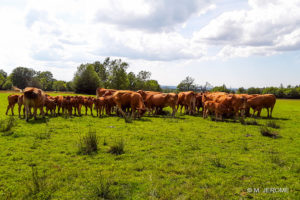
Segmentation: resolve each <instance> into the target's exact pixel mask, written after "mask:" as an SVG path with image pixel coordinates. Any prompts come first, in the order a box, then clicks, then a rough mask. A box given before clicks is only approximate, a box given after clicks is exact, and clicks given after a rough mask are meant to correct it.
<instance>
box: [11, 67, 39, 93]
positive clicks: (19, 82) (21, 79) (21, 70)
mask: <svg viewBox="0 0 300 200" xmlns="http://www.w3.org/2000/svg"><path fill="white" fill-rule="evenodd" d="M35 73H36V72H35V71H34V70H33V69H29V68H26V67H17V68H15V69H14V70H13V71H12V73H11V75H10V76H11V81H12V83H13V85H14V86H16V87H18V88H20V89H24V88H25V87H27V86H28V84H29V83H30V81H31V80H32V78H33V77H34V75H35Z"/></svg>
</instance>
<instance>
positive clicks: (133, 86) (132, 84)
mask: <svg viewBox="0 0 300 200" xmlns="http://www.w3.org/2000/svg"><path fill="white" fill-rule="evenodd" d="M127 77H128V89H129V90H137V89H138V88H137V78H136V76H135V74H134V73H133V72H129V73H128V75H127Z"/></svg>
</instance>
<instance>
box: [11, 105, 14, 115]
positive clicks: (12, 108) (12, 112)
mask: <svg viewBox="0 0 300 200" xmlns="http://www.w3.org/2000/svg"><path fill="white" fill-rule="evenodd" d="M14 108H15V104H13V105H12V106H11V114H12V115H15V114H14Z"/></svg>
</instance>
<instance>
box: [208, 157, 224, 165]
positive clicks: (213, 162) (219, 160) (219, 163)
mask: <svg viewBox="0 0 300 200" xmlns="http://www.w3.org/2000/svg"><path fill="white" fill-rule="evenodd" d="M211 164H212V165H214V166H215V167H219V168H226V165H225V164H223V163H222V162H221V159H220V158H219V157H215V158H213V159H211Z"/></svg>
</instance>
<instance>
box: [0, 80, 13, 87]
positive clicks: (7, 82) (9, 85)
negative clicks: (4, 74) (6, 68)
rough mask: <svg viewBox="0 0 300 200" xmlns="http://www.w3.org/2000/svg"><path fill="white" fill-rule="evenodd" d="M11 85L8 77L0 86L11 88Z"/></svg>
mask: <svg viewBox="0 0 300 200" xmlns="http://www.w3.org/2000/svg"><path fill="white" fill-rule="evenodd" d="M12 86H13V84H12V81H11V80H10V79H9V78H8V79H6V81H5V83H4V84H3V86H2V88H3V89H4V90H11V88H12Z"/></svg>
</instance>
